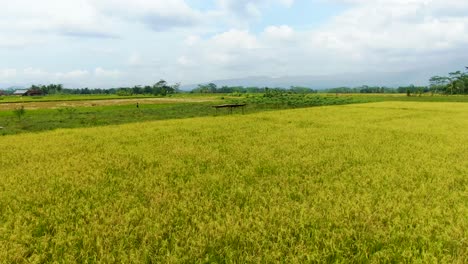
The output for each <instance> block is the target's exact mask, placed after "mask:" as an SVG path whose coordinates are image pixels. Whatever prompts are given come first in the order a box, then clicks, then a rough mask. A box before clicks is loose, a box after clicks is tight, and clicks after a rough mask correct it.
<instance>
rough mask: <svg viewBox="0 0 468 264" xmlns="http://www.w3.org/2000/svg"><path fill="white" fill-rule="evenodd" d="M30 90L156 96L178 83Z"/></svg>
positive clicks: (33, 87) (51, 86)
mask: <svg viewBox="0 0 468 264" xmlns="http://www.w3.org/2000/svg"><path fill="white" fill-rule="evenodd" d="M28 90H30V91H35V92H36V94H38V93H37V92H40V94H43V95H52V94H116V95H122V96H130V95H145V94H147V95H157V96H166V95H168V94H174V93H178V92H180V84H179V83H176V84H173V85H170V84H168V83H167V82H166V81H165V80H160V81H159V82H157V83H155V84H154V85H146V86H141V85H137V86H134V87H120V88H110V89H101V88H95V89H90V88H78V89H70V88H63V85H62V84H49V85H31V87H30V88H29V89H28ZM14 91H15V90H13V89H10V90H7V91H5V93H6V94H12V93H13V92H14Z"/></svg>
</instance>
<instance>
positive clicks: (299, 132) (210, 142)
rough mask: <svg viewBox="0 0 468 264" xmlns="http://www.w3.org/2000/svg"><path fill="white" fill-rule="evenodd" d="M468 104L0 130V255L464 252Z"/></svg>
mask: <svg viewBox="0 0 468 264" xmlns="http://www.w3.org/2000/svg"><path fill="white" fill-rule="evenodd" d="M467 131H468V104H460V103H412V102H384V103H375V104H358V105H343V106H328V107H317V108H308V109H294V110H284V111H275V112H263V113H256V114H251V115H245V116H241V115H233V116H218V117H203V118H193V119H186V120H166V121H157V122H142V123H137V124H125V125H119V126H108V127H95V128H82V129H67V130H57V131H49V132H44V133H35V134H32V133H31V134H22V135H12V136H5V137H0V145H1V146H2V154H1V155H0V175H1V179H2V180H1V181H0V262H1V263H14V262H54V261H57V262H67V263H73V262H81V263H83V262H102V263H110V262H124V263H132V262H153V263H171V262H172V263H175V262H188V263H193V262H238V263H244V262H252V263H258V262H274V261H281V262H286V263H294V262H307V261H310V262H313V261H316V262H354V263H362V262H367V261H372V262H395V263H398V262H422V263H436V262H444V263H466V262H468V257H467V256H468V250H467V249H468V241H467V237H468V234H467V230H468V196H467V185H468V182H467V181H468V180H467V177H466V176H467V175H468V145H467V144H465V143H466V142H468V133H467Z"/></svg>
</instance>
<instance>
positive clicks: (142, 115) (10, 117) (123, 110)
mask: <svg viewBox="0 0 468 264" xmlns="http://www.w3.org/2000/svg"><path fill="white" fill-rule="evenodd" d="M58 98H62V99H64V98H67V100H79V101H85V99H90V98H94V99H97V98H101V99H102V100H104V99H112V98H113V97H108V98H107V97H105V96H104V97H102V96H101V97H99V96H97V97H96V96H91V97H89V96H81V97H80V96H76V97H60V96H55V97H54V96H51V97H50V98H49V99H48V100H55V99H57V100H58ZM173 98H178V99H187V100H193V99H195V100H196V99H209V101H210V102H204V103H194V102H178V101H173V102H169V101H168V102H167V104H159V103H158V102H147V101H140V103H142V102H143V104H141V107H140V109H136V107H135V103H136V101H135V102H134V103H130V102H128V104H129V105H107V106H94V107H83V106H76V107H60V108H57V109H30V108H29V107H31V108H40V107H57V106H56V105H53V106H50V105H48V104H47V103H42V104H34V105H31V103H24V104H18V105H17V107H16V106H15V107H16V108H18V107H19V106H21V105H23V106H25V109H26V114H25V115H24V116H23V117H22V119H21V120H19V119H18V118H17V117H16V116H15V115H14V113H13V110H3V111H0V127H3V129H0V135H11V134H19V133H25V132H40V131H46V130H53V129H58V128H79V127H93V126H106V125H116V124H125V123H135V122H142V121H155V120H167V119H182V118H192V117H203V116H215V115H226V114H229V111H228V110H226V109H220V110H218V111H216V110H214V109H213V108H212V107H211V106H213V105H216V104H223V103H246V104H247V106H246V107H245V111H244V112H245V113H246V114H251V113H257V112H261V111H271V110H281V109H291V108H303V107H315V106H325V105H344V104H356V103H368V102H383V101H414V102H468V96H427V95H425V96H422V97H419V96H412V97H407V96H406V95H394V94H388V95H387V94H385V95H377V94H370V95H368V94H344V95H336V94H307V95H302V94H286V93H285V94H280V95H276V96H274V97H265V96H264V95H263V94H246V95H240V96H232V95H225V94H215V95H213V94H211V95H205V94H178V95H175V96H174V97H173ZM122 99H124V98H122ZM127 99H128V98H127ZM169 100H170V99H169ZM50 102H52V103H51V104H57V103H53V101H50ZM9 107H12V106H9ZM234 113H235V114H239V113H242V111H241V110H240V109H236V110H234Z"/></svg>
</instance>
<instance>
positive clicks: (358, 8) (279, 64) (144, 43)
mask: <svg viewBox="0 0 468 264" xmlns="http://www.w3.org/2000/svg"><path fill="white" fill-rule="evenodd" d="M0 2H1V6H2V8H1V9H0V88H5V87H9V86H14V85H23V86H28V85H31V84H47V83H63V84H64V85H65V86H66V87H118V86H133V85H144V84H152V83H155V82H157V81H158V80H159V79H165V80H167V81H169V82H172V83H175V82H181V83H182V84H192V83H202V82H206V81H210V80H215V79H228V78H242V77H247V76H270V77H279V76H295V75H340V74H353V73H356V74H358V73H362V72H370V74H372V72H379V73H385V72H389V73H392V72H412V73H417V74H415V76H427V78H426V77H424V78H422V77H417V78H416V77H415V79H414V82H416V83H421V84H425V82H426V81H427V79H428V78H429V77H430V76H431V75H433V74H445V73H447V72H448V71H452V70H459V69H463V67H464V66H466V64H468V63H467V59H468V55H467V54H468V52H467V51H468V48H467V47H468V45H467V44H468V16H467V15H466V14H468V2H466V1H462V0H372V1H371V0H310V1H306V0H211V1H202V0H171V1H166V0H133V1H128V0H67V1H61V0H15V1H6V0H0ZM389 81H393V80H382V84H383V85H384V84H385V83H386V82H389Z"/></svg>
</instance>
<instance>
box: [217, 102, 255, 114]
mask: <svg viewBox="0 0 468 264" xmlns="http://www.w3.org/2000/svg"><path fill="white" fill-rule="evenodd" d="M246 105H247V104H223V105H214V106H213V107H214V108H216V113H218V109H219V108H229V112H230V113H231V114H232V109H233V108H238V107H242V114H244V107H245V106H246Z"/></svg>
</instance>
